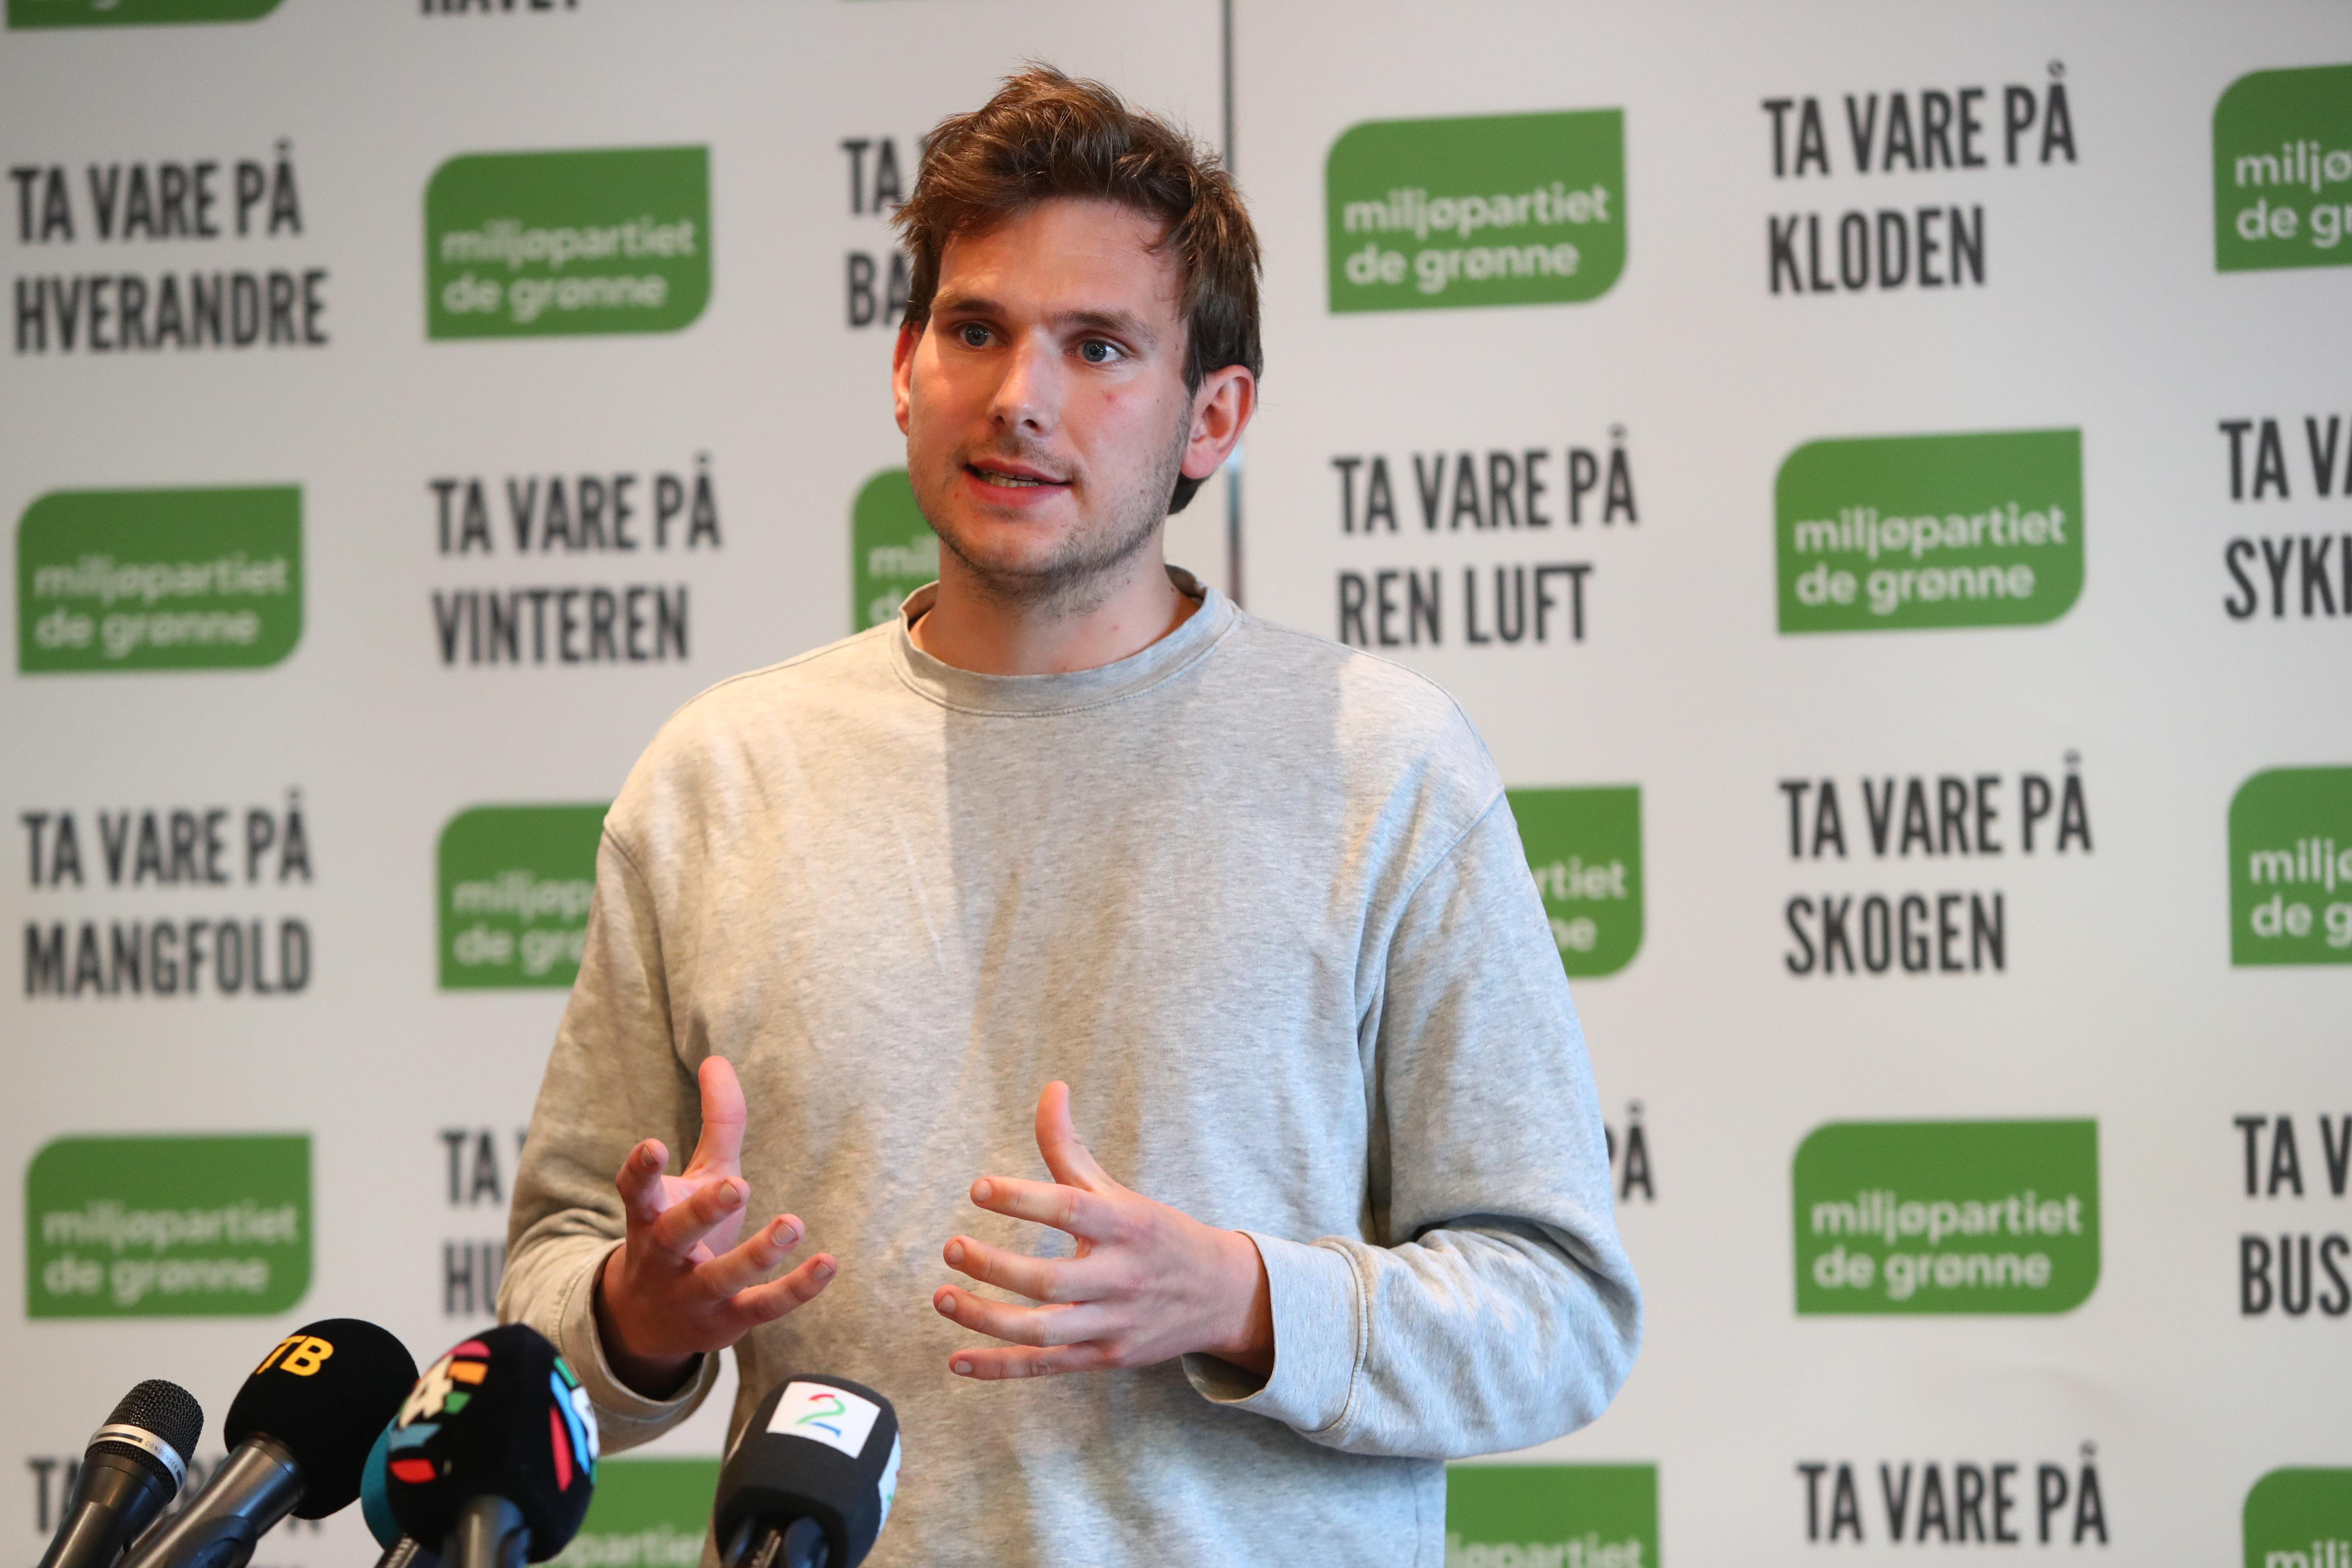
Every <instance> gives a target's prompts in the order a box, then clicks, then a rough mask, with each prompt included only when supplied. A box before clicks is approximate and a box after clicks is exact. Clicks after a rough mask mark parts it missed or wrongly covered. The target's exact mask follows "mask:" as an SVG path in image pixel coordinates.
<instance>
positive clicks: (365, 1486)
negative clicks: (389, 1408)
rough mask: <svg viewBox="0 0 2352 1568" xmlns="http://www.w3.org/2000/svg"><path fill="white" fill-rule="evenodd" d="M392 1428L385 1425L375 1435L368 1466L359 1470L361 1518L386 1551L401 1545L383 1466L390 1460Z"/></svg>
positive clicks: (397, 1522) (369, 1453) (398, 1527)
mask: <svg viewBox="0 0 2352 1568" xmlns="http://www.w3.org/2000/svg"><path fill="white" fill-rule="evenodd" d="M391 1445H392V1428H391V1426H385V1427H384V1429H383V1431H381V1432H379V1433H377V1434H376V1435H375V1447H373V1448H370V1449H369V1450H368V1457H367V1463H366V1464H365V1465H363V1466H362V1467H361V1468H360V1517H361V1518H362V1519H364V1520H366V1521H367V1527H368V1533H369V1534H370V1535H373V1536H374V1537H375V1543H376V1544H377V1545H378V1546H381V1547H383V1549H384V1550H385V1551H386V1552H389V1551H391V1550H392V1549H393V1548H394V1546H397V1545H398V1544H400V1521H398V1520H396V1519H394V1518H393V1517H392V1496H391V1493H390V1491H389V1490H388V1489H387V1483H386V1478H385V1474H384V1463H385V1461H386V1460H387V1459H388V1458H390V1457H391V1456H390V1454H389V1452H388V1450H389V1449H390V1447H391Z"/></svg>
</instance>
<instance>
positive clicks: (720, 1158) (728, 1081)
mask: <svg viewBox="0 0 2352 1568" xmlns="http://www.w3.org/2000/svg"><path fill="white" fill-rule="evenodd" d="M696 1079H697V1081H698V1083H700V1084H701V1086H702V1136H701V1138H700V1139H699V1140H698V1141H697V1142H696V1143H695V1145H694V1160H693V1162H692V1163H691V1165H690V1167H689V1168H690V1169H692V1170H695V1171H698V1172H708V1173H718V1172H721V1171H724V1172H730V1173H732V1172H735V1171H740V1170H741V1169H742V1168H743V1122H744V1120H745V1118H746V1117H747V1116H748V1114H749V1112H748V1111H746V1110H745V1109H744V1105H743V1083H742V1080H741V1079H738V1078H737V1077H736V1076H735V1068H734V1064H732V1063H731V1062H730V1061H729V1060H728V1059H727V1058H725V1057H705V1058H702V1068H701V1070H700V1071H699V1072H698V1074H697V1075H696Z"/></svg>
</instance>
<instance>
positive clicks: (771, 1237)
mask: <svg viewBox="0 0 2352 1568" xmlns="http://www.w3.org/2000/svg"><path fill="white" fill-rule="evenodd" d="M802 1236H803V1227H802V1226H801V1222H800V1216H799V1215H778V1216H777V1217H776V1218H774V1219H772V1220H770V1221H769V1222H768V1223H767V1224H766V1225H763V1226H761V1227H760V1228H759V1230H758V1232H757V1233H756V1234H754V1235H753V1236H751V1237H750V1238H749V1239H747V1240H746V1241H744V1242H743V1243H742V1244H741V1245H740V1246H739V1247H735V1248H733V1249H732V1250H731V1251H729V1252H724V1253H721V1254H720V1255H719V1257H717V1258H712V1259H711V1260H710V1261H709V1262H708V1263H705V1264H702V1265H701V1266H699V1267H698V1268H696V1269H695V1271H694V1282H695V1284H696V1285H697V1286H698V1288H700V1289H702V1290H704V1291H706V1292H707V1293H708V1294H709V1297H710V1299H711V1300H714V1301H722V1300H726V1299H727V1298H728V1297H730V1296H732V1295H734V1294H735V1293H736V1292H737V1291H738V1290H743V1289H749V1288H751V1286H754V1285H757V1284H758V1283H759V1282H760V1281H761V1280H762V1279H766V1278H767V1277H768V1276H769V1275H770V1274H771V1273H772V1272H773V1271H774V1269H775V1267H776V1265H777V1264H779V1263H782V1261H783V1260H784V1259H785V1258H789V1257H791V1256H792V1253H793V1248H794V1247H798V1246H799V1245H800V1244H801V1237H802Z"/></svg>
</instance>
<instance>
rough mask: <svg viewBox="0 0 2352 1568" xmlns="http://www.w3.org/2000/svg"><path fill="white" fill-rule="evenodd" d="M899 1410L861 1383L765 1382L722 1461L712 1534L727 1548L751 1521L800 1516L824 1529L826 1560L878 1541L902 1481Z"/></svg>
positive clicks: (857, 1555) (856, 1558)
mask: <svg viewBox="0 0 2352 1568" xmlns="http://www.w3.org/2000/svg"><path fill="white" fill-rule="evenodd" d="M898 1458H899V1447H898V1412H897V1411H896V1410H893V1409H892V1408H891V1407H890V1402H889V1401H888V1400H887V1399H885V1398H883V1397H882V1396H881V1395H880V1394H877V1393H875V1392H874V1391H873V1390H872V1389H870V1388H868V1387H866V1385H865V1384H858V1383H852V1382H850V1381H849V1380H848V1379H846V1378H840V1377H819V1376H815V1375H814V1374H804V1375H803V1376H799V1377H793V1378H788V1379H786V1380H785V1381H784V1382H783V1383H782V1384H780V1385H779V1386H777V1387H775V1388H773V1389H771V1390H770V1391H769V1392H768V1395H767V1397H766V1398H764V1399H762V1400H761V1401H760V1404H759V1407H758V1408H757V1409H755V1410H754V1411H752V1413H751V1420H750V1421H748V1422H746V1423H745V1424H744V1426H743V1430H742V1432H741V1433H740V1435H738V1436H737V1437H736V1439H735V1447H733V1448H732V1449H730V1451H729V1452H728V1455H727V1460H726V1463H725V1464H723V1465H722V1466H720V1467H719V1500H718V1508H717V1518H716V1524H717V1534H718V1538H719V1551H720V1552H722V1553H732V1552H735V1551H736V1550H737V1549H738V1543H739V1542H740V1541H741V1540H742V1539H743V1538H744V1536H745V1534H746V1532H747V1531H756V1530H759V1529H762V1528H766V1529H775V1530H782V1529H783V1528H784V1527H785V1526H786V1525H789V1524H790V1523H792V1521H794V1520H796V1519H813V1520H814V1521H817V1523H818V1524H820V1525H822V1526H823V1527H824V1534H825V1542H826V1545H827V1546H828V1548H829V1549H830V1552H829V1555H828V1557H827V1559H826V1561H827V1563H828V1564H829V1568H856V1564H857V1563H860V1562H862V1561H864V1559H865V1556H866V1553H867V1552H870V1551H872V1550H873V1549H874V1538H875V1537H876V1536H877V1535H879V1534H881V1533H882V1525H883V1521H886V1520H887V1519H888V1518H889V1517H890V1504H891V1502H892V1501H893V1500H895V1498H896V1497H897V1495H898Z"/></svg>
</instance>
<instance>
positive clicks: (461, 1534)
mask: <svg viewBox="0 0 2352 1568" xmlns="http://www.w3.org/2000/svg"><path fill="white" fill-rule="evenodd" d="M397 1550H399V1549H398V1548H397V1547H395V1548H394V1551H397ZM529 1553H530V1526H529V1525H528V1524H525V1523H524V1522H523V1517H522V1510H520V1509H519V1508H517V1507H515V1505H514V1504H513V1503H512V1502H511V1501H509V1500H507V1499H505V1498H502V1497H478V1498H469V1499H467V1500H466V1501H465V1502H463V1503H461V1504H459V1505H458V1508H457V1519H456V1520H455V1521H452V1522H451V1523H450V1526H449V1533H448V1534H447V1535H446V1536H444V1537H443V1538H442V1541H441V1557H442V1560H443V1562H444V1563H446V1564H447V1568H523V1559H524V1557H525V1556H527V1555H528V1554H529Z"/></svg>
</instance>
